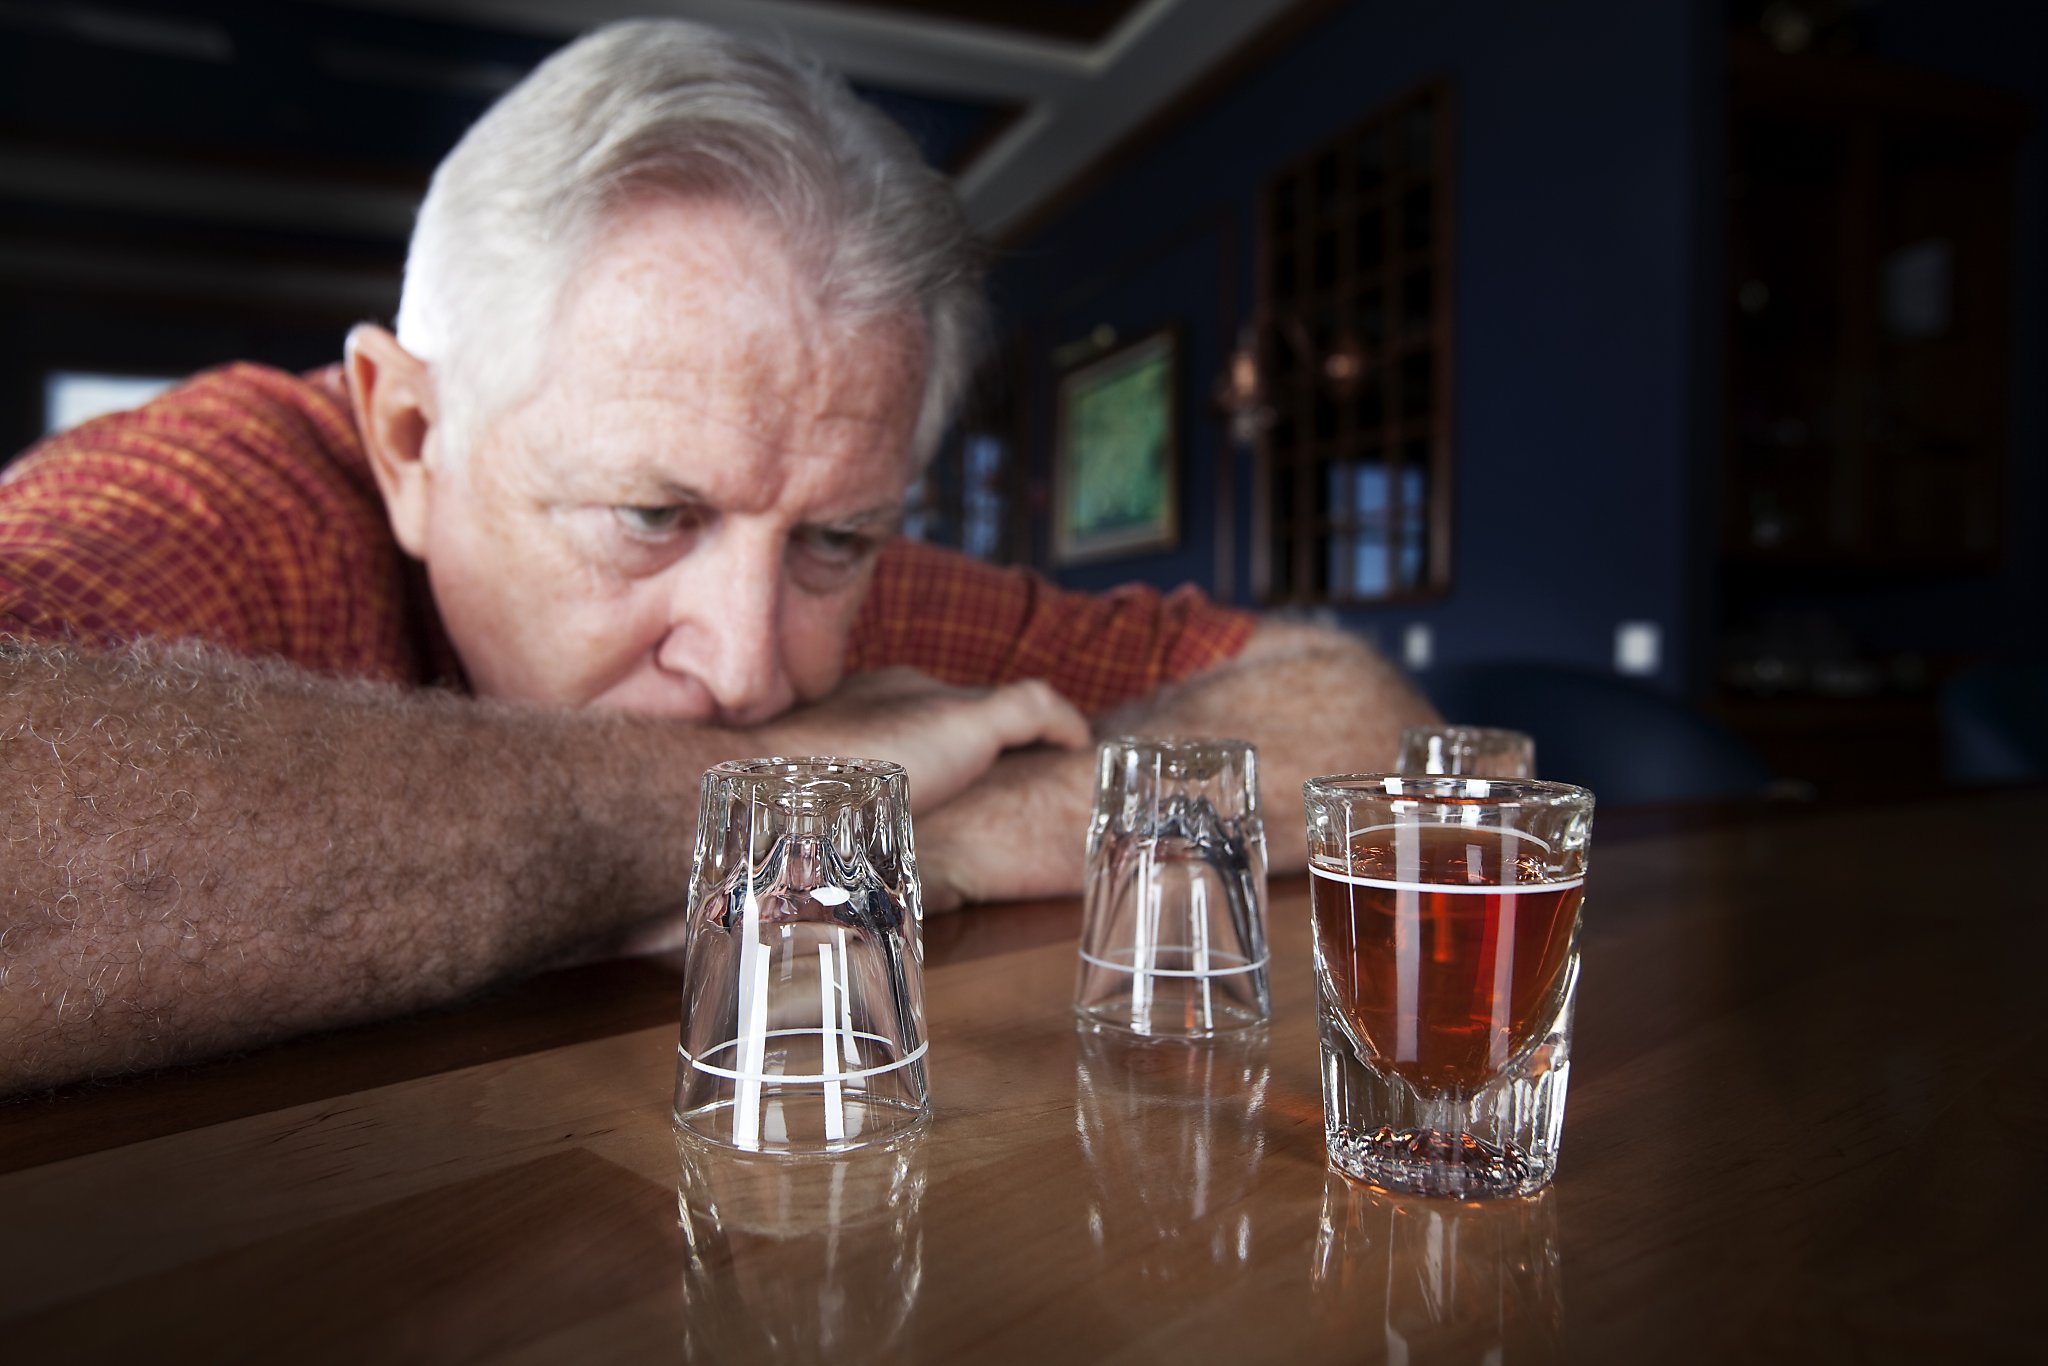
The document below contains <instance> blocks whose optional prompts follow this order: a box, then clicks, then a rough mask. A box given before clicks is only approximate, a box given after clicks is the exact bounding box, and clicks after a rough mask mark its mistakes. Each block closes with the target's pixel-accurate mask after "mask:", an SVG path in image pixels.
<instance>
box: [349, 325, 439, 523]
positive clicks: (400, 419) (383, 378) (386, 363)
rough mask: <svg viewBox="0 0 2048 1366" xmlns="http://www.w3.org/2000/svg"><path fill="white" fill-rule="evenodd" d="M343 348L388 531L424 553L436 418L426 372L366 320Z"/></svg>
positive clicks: (359, 426) (423, 364) (353, 330)
mask: <svg viewBox="0 0 2048 1366" xmlns="http://www.w3.org/2000/svg"><path fill="white" fill-rule="evenodd" d="M343 355H344V357H345V358H346V365H345V369H346V370H347V373H348V392H349V398H350V400H351V401H352V402H353V403H354V404H355V410H356V429H357V430H358V431H360V432H361V433H362V436H363V446H364V448H365V449H366V450H367V451H368V452H369V456H370V471H371V473H372V474H374V475H376V477H377V487H378V488H379V489H380V490H382V492H383V494H384V511H385V515H386V516H388V517H389V518H390V519H391V532H392V534H393V535H394V536H396V537H397V538H398V544H399V545H400V546H402V547H404V549H405V553H406V554H408V555H411V556H412V557H413V558H414V559H424V558H426V543H427V505H428V503H429V501H430V500H431V498H432V495H433V487H432V484H433V478H434V470H433V468H432V467H431V465H430V464H429V461H428V458H427V447H428V435H429V434H430V433H431V432H432V431H433V427H434V420H435V406H434V383H433V376H432V375H431V374H430V373H429V372H428V370H427V364H426V362H425V361H423V360H421V359H420V358H419V357H417V356H415V355H413V354H412V352H410V351H408V350H406V349H405V348H404V347H402V346H400V345H399V344H398V338H396V337H394V336H392V335H391V334H390V333H389V332H387V331H385V330H384V329H383V328H381V327H375V326H372V325H371V324H369V323H360V324H358V325H357V326H355V327H353V328H351V329H350V330H349V334H348V344H347V346H346V348H345V350H344V352H343Z"/></svg>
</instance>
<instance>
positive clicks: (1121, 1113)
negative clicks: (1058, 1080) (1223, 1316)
mask: <svg viewBox="0 0 2048 1366" xmlns="http://www.w3.org/2000/svg"><path fill="white" fill-rule="evenodd" d="M1076 1038H1077V1043H1078V1047H1079V1057H1078V1060H1077V1061H1076V1064H1075V1068H1074V1127H1075V1130H1076V1132H1077V1134H1078V1135H1079V1137H1080V1143H1081V1156H1082V1159H1083V1161H1084V1162H1085V1163H1086V1165H1087V1168H1088V1175H1089V1178H1090V1181H1091V1183H1092V1188H1091V1190H1090V1192H1089V1200H1088V1236H1089V1242H1090V1244H1091V1245H1092V1246H1093V1247H1094V1249H1095V1251H1096V1253H1097V1254H1098V1256H1100V1257H1101V1258H1102V1259H1103V1260H1104V1261H1105V1263H1109V1264H1113V1265H1115V1266H1116V1267H1117V1268H1118V1269H1119V1271H1120V1272H1126V1271H1135V1273H1136V1274H1137V1275H1138V1276H1139V1277H1140V1278H1141V1279H1142V1280H1143V1281H1144V1282H1147V1283H1151V1284H1155V1285H1165V1284H1167V1283H1169V1282H1171V1283H1173V1284H1175V1285H1176V1286H1178V1287H1181V1288H1183V1289H1184V1288H1185V1283H1187V1282H1191V1281H1196V1280H1200V1281H1203V1282H1206V1283H1209V1284H1212V1285H1213V1284H1214V1283H1215V1282H1216V1281H1218V1280H1219V1279H1230V1278H1233V1277H1234V1276H1235V1275H1236V1274H1237V1273H1239V1272H1242V1271H1243V1269H1244V1268H1245V1267H1246V1265H1247V1264H1248V1263H1249V1262H1250V1259H1251V1256H1252V1212H1251V1206H1250V1203H1249V1201H1248V1200H1247V1197H1248V1196H1249V1195H1250V1193H1251V1190H1252V1187H1253V1186H1254V1185H1255V1184H1256V1179H1257V1176H1258V1170H1259V1163H1260V1160H1261V1159H1262V1158H1263V1156H1264V1153H1265V1122H1264V1114H1263V1110H1264V1103H1265V1093H1266V1086H1267V1082H1268V1079H1269V1077H1270V1075H1271V1067H1270V1066H1269V1064H1268V1062H1267V1057H1266V1052H1267V1033H1266V1030H1265V1029H1264V1028H1256V1029H1251V1030H1245V1031H1241V1032H1239V1033H1235V1034H1226V1035H1221V1036H1218V1037H1216V1038H1212V1039H1205V1040H1201V1041H1195V1042H1190V1041H1188V1040H1184V1039H1164V1040H1158V1039H1151V1040H1148V1039H1145V1038H1142V1037H1140V1036H1137V1035H1133V1034H1126V1033H1123V1032H1121V1031H1116V1030H1096V1029H1093V1028H1091V1027H1089V1026H1087V1025H1085V1024H1084V1025H1082V1026H1080V1027H1079V1028H1078V1029H1077V1030H1076Z"/></svg>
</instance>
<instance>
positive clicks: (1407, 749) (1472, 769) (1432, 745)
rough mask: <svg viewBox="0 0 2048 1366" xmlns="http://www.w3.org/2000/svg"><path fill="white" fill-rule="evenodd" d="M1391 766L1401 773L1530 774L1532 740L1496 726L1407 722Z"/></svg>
mask: <svg viewBox="0 0 2048 1366" xmlns="http://www.w3.org/2000/svg"><path fill="white" fill-rule="evenodd" d="M1394 767H1395V768H1396V769H1397V770H1399V771H1400V772H1402V773H1446V774H1471V775H1473V776H1475V777H1480V778H1533V777H1535V776H1536V742H1535V741H1534V740H1532V739H1530V738H1529V737H1528V736H1526V735H1524V734H1523V733H1522V732H1521V731H1518V730H1503V729H1501V728H1500V727H1498V726H1407V727H1404V728H1403V729H1402V731H1401V753H1400V757H1399V758H1397V759H1396V760H1395V761H1394Z"/></svg>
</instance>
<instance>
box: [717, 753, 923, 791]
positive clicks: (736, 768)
mask: <svg viewBox="0 0 2048 1366" xmlns="http://www.w3.org/2000/svg"><path fill="white" fill-rule="evenodd" d="M704 776H705V777H706V778H718V779H724V780H730V781H734V782H740V783H754V784H763V783H772V782H780V781H786V780H788V779H792V778H844V779H861V778H880V779H885V780H886V779H889V778H901V777H904V776H905V773H904V769H903V765H901V764H899V763H897V762H895V761H894V760H892V759H862V758H857V757H854V756H852V755H838V754H797V755H780V754H776V755H763V756H761V757H758V758H753V759H726V760H723V761H721V762H719V763H716V764H713V765H712V766H711V767H710V768H707V769H705V770H704Z"/></svg>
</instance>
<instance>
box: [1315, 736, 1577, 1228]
mask: <svg viewBox="0 0 2048 1366" xmlns="http://www.w3.org/2000/svg"><path fill="white" fill-rule="evenodd" d="M1303 795H1304V798H1305V801H1306V805H1307V809H1308V847H1309V872H1310V874H1311V877H1310V891H1309V895H1310V909H1311V915H1312V919H1313V923H1314V927H1315V945H1316V988H1317V998H1318V1013H1319V1016H1320V1021H1319V1023H1320V1034H1321V1037H1322V1054H1323V1125H1324V1133H1325V1137H1326V1138H1327V1140H1328V1144H1329V1154H1330V1164H1331V1166H1333V1167H1335V1168H1336V1169H1337V1170H1338V1171H1340V1172H1342V1173H1344V1174H1345V1175H1347V1176H1351V1177H1355V1178H1357V1179H1358V1180H1361V1181H1364V1182H1367V1183H1369V1184H1371V1185H1374V1186H1378V1187H1381V1188H1383V1189H1386V1190H1390V1191H1397V1192H1406V1193H1413V1194H1418V1195H1449V1196H1456V1197H1459V1198H1462V1199H1472V1198H1475V1197H1485V1196H1494V1195H1527V1194H1530V1193H1532V1192H1534V1191H1536V1190H1539V1189H1541V1188H1542V1187H1543V1186H1544V1185H1545V1184H1547V1183H1548V1182H1549V1180H1550V1178H1551V1176H1552V1175H1553V1174H1554V1173H1555V1172H1556V1170H1557V1158H1558V1146H1559V1140H1560V1138H1561V1136H1562V1133H1563V1128H1564V1102H1565V1084H1566V1081H1567V1079H1568V1078H1569V1076H1570V1073H1571V1037H1572V1003H1573V999H1574V996H1575V994H1576V991H1577V987H1578V980H1579V952H1578V926H1579V908H1580V903H1581V901H1582V900H1583V898H1584V894H1585V878H1586V856H1587V848H1588V845H1589V843H1590V841H1591V838H1592V829H1593V794H1592V793H1590V792H1588V791H1586V790H1585V789H1584V788H1580V787H1570V786H1567V785H1566V784H1563V783H1543V782H1524V781H1513V780H1504V779H1497V778H1468V777H1417V776H1410V775H1402V774H1385V773H1370V774H1352V775H1344V776H1338V777H1329V778H1315V779H1312V780H1310V781H1309V782H1308V783H1306V784H1304V786H1303Z"/></svg>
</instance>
